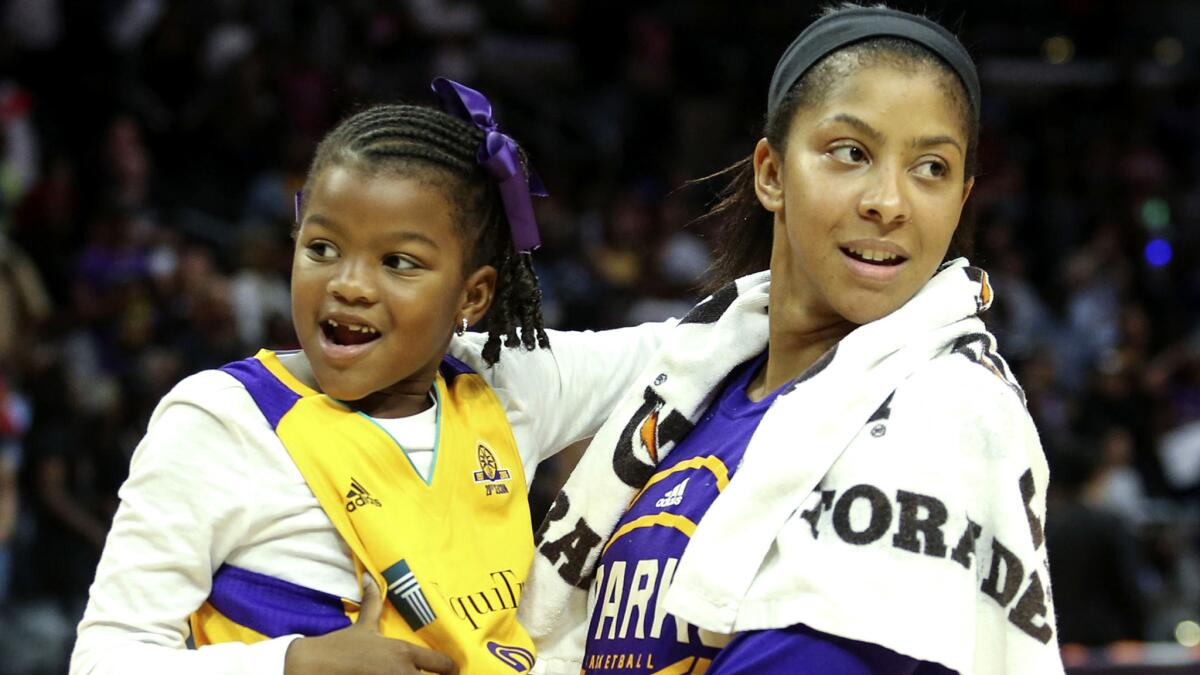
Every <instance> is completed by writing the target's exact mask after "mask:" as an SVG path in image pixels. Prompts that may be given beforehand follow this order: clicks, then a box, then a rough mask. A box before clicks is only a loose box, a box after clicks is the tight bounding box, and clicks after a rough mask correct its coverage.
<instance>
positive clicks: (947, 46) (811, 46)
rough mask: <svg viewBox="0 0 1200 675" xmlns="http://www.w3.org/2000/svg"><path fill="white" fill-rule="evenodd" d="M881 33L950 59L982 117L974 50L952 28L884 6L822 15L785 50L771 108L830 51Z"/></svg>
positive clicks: (770, 98)
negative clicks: (968, 47) (950, 29)
mask: <svg viewBox="0 0 1200 675" xmlns="http://www.w3.org/2000/svg"><path fill="white" fill-rule="evenodd" d="M877 37H897V38H904V39H905V40H911V41H913V42H915V43H917V44H919V45H921V46H922V47H925V48H926V49H928V50H929V51H931V52H933V53H934V54H937V55H938V57H939V58H941V59H942V60H943V61H945V62H946V63H947V64H948V65H949V66H950V68H951V69H952V70H954V72H955V73H956V74H957V75H958V79H959V80H961V81H962V83H963V87H964V88H965V89H966V91H967V98H968V99H969V101H970V104H971V110H972V111H973V112H974V113H975V119H979V75H978V74H977V73H976V72H975V62H974V61H972V60H971V55H970V54H968V53H967V50H966V49H965V48H964V47H963V46H962V43H960V42H959V41H958V38H956V37H954V34H953V33H951V32H950V31H948V30H946V29H945V28H942V27H941V26H940V25H938V24H937V23H935V22H933V21H930V20H929V19H926V18H925V17H921V16H916V15H914V14H909V13H907V12H900V11H897V10H894V9H885V8H882V7H878V8H876V7H862V8H855V9H847V10H843V11H840V12H838V13H836V14H830V15H829V16H824V17H821V18H820V19H817V20H816V21H814V22H813V23H812V24H810V25H809V27H808V28H805V29H804V32H802V33H800V35H799V36H797V37H796V39H795V40H793V41H792V44H791V45H789V46H788V48H787V50H786V51H784V52H783V56H782V57H780V59H779V63H778V64H776V66H775V73H774V74H773V75H771V89H770V91H769V93H768V95H767V113H768V114H770V113H773V112H775V109H776V108H778V107H779V104H781V103H782V102H783V99H784V96H785V95H786V94H787V92H788V90H789V89H791V88H792V85H794V84H795V83H796V81H797V80H799V79H800V78H801V77H803V76H804V73H806V72H807V71H808V69H809V68H812V66H813V64H815V63H816V62H817V61H820V60H821V59H822V58H823V57H824V56H825V55H827V54H830V53H832V52H834V51H836V50H838V49H841V48H842V47H845V46H847V45H850V44H853V43H855V42H861V41H863V40H867V39H870V38H877Z"/></svg>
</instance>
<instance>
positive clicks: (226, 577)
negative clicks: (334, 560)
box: [208, 565, 350, 638]
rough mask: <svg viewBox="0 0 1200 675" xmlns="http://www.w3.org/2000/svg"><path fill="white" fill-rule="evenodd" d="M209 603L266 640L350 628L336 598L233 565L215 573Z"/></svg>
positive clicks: (348, 620)
mask: <svg viewBox="0 0 1200 675" xmlns="http://www.w3.org/2000/svg"><path fill="white" fill-rule="evenodd" d="M208 602H209V604H210V605H212V606H213V607H214V608H215V609H216V610H217V611H218V612H220V613H221V614H223V615H224V616H225V618H227V619H229V620H230V621H233V622H234V623H236V624H238V625H240V626H244V627H245V628H249V629H251V630H255V631H258V632H259V633H262V634H263V635H265V636H267V637H269V638H276V637H280V636H283V635H294V634H297V633H299V634H300V635H324V634H326V633H329V632H331V631H335V630H338V629H339V628H345V627H346V626H349V625H350V618H349V617H347V616H346V612H345V610H344V608H343V605H342V599H341V598H339V597H338V596H336V595H330V594H329V593H325V592H322V591H317V590H314V589H311V588H306V587H304V586H300V585H297V584H293V583H291V582H290V581H284V580H283V579H276V578H275V577H271V576H267V575H265V574H260V573H258V572H251V571H250V570H245V569H242V568H240V567H234V566H233V565H222V566H221V568H220V569H218V570H217V573H216V574H215V575H214V576H213V586H212V595H210V596H209V598H208Z"/></svg>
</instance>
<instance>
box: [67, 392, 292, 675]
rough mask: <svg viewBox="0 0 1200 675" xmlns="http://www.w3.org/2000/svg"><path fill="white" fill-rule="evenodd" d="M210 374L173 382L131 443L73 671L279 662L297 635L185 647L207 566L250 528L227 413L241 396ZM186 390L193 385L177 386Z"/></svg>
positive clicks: (248, 493)
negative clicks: (144, 430)
mask: <svg viewBox="0 0 1200 675" xmlns="http://www.w3.org/2000/svg"><path fill="white" fill-rule="evenodd" d="M214 375H216V376H218V377H220V376H224V374H220V373H202V374H201V375H198V376H195V377H193V378H189V380H185V381H184V382H183V383H181V384H180V386H178V387H176V390H175V391H173V392H172V393H171V394H169V395H168V396H167V398H165V399H164V400H163V402H162V403H160V404H159V407H158V409H157V410H156V411H155V413H154V416H153V417H152V418H151V421H150V426H149V429H148V431H147V433H146V436H145V438H144V439H143V440H142V442H141V443H140V444H139V445H138V448H137V450H136V451H135V452H134V455H133V459H132V463H131V466H130V473H129V478H128V480H126V481H125V484H124V485H122V486H121V490H120V493H119V494H120V497H121V505H120V508H119V509H118V511H117V514H116V517H115V518H114V520H113V524H112V529H111V530H110V531H109V534H108V540H107V542H106V543H105V547H104V553H103V555H102V556H101V558H100V564H99V567H98V569H97V571H96V579H95V582H94V583H93V584H92V587H91V591H90V597H89V600H88V606H87V610H86V612H85V613H84V616H83V621H82V622H81V623H80V624H79V631H78V637H77V640H76V643H75V649H74V652H73V654H72V656H71V669H70V673H71V675H86V674H92V675H109V674H116V673H120V674H121V675H140V674H142V673H145V674H146V675H150V674H151V673H153V674H155V675H159V674H161V673H171V675H192V674H195V675H200V674H201V673H204V674H213V673H221V674H227V675H234V674H240V673H245V674H246V675H249V674H251V673H255V674H258V673H282V672H283V665H284V656H285V654H286V652H287V648H288V645H289V644H290V643H291V640H293V639H295V637H296V636H290V637H283V638H277V639H274V640H268V641H265V642H260V643H257V644H253V645H245V644H221V645H214V646H206V647H201V648H200V649H195V650H188V649H186V648H185V640H186V639H187V636H188V634H189V628H188V625H187V620H188V616H189V615H190V614H191V613H192V612H193V611H194V610H195V609H197V608H198V607H199V606H200V605H201V604H202V603H203V602H204V601H205V600H206V599H207V598H208V595H209V592H210V590H211V588H212V575H213V571H214V570H215V569H216V568H217V567H219V566H220V564H221V562H222V561H223V560H225V558H226V557H227V556H228V555H229V554H230V552H231V551H233V550H234V549H235V548H236V547H237V546H238V545H239V542H240V541H243V540H244V539H245V537H246V535H247V533H248V532H250V531H252V528H254V527H257V524H256V523H255V521H254V517H255V508H254V494H255V487H254V476H253V475H251V474H253V473H254V470H253V467H254V464H253V462H247V461H245V460H244V458H245V457H246V456H247V455H252V454H253V453H252V451H251V450H252V449H249V448H247V447H246V446H247V444H248V441H247V436H246V434H245V433H244V432H243V430H242V429H241V428H240V427H239V425H238V424H236V423H231V422H230V417H231V416H232V417H234V418H236V417H237V410H235V408H237V406H241V407H243V408H244V407H245V406H246V405H247V401H249V396H248V395H247V393H246V392H245V390H244V389H241V388H240V387H239V386H238V385H236V384H235V383H233V380H232V379H231V378H230V379H229V384H227V385H221V386H219V387H217V388H214V387H213V386H212V383H213V382H214V379H213V376H214ZM225 377H227V376H225ZM197 380H199V381H201V382H206V383H207V384H206V385H204V386H202V387H197V386H196V384H195V383H196V381H197ZM189 381H190V382H191V383H192V384H191V385H190V386H189ZM189 390H191V391H192V393H193V394H195V395H192V396H189V395H187V393H181V392H187V391H189ZM201 394H203V395H201ZM239 394H240V395H239ZM250 405H252V404H250ZM245 414H246V412H245V411H241V415H242V416H244V415H245Z"/></svg>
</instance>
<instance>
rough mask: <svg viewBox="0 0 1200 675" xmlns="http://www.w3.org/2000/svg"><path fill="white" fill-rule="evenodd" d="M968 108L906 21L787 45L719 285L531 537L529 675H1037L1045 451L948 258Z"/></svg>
mask: <svg viewBox="0 0 1200 675" xmlns="http://www.w3.org/2000/svg"><path fill="white" fill-rule="evenodd" d="M978 120H979V85H978V78H977V75H976V73H975V68H974V64H973V63H972V62H971V59H970V57H969V56H968V54H967V53H966V51H965V49H963V47H962V45H961V44H959V42H958V40H957V39H956V38H955V37H954V36H953V35H952V34H950V33H949V32H947V31H946V30H945V29H943V28H942V27H940V26H938V25H937V24H935V23H933V22H930V21H928V20H926V19H923V18H921V17H917V16H913V15H911V14H907V13H904V12H898V11H894V10H890V9H886V8H880V7H872V8H862V7H846V6H843V7H840V8H838V9H835V10H832V11H830V12H827V13H826V14H825V15H824V16H823V17H822V18H820V19H819V20H818V21H816V22H815V23H813V24H812V25H811V26H809V27H808V28H807V29H806V30H805V31H804V32H803V33H801V34H800V36H799V37H798V38H797V39H796V40H795V42H793V44H792V45H791V46H790V47H789V48H788V50H787V51H786V52H785V53H784V55H783V57H782V58H781V60H780V62H779V64H778V65H777V66H776V69H775V73H774V75H773V77H772V81H771V88H770V95H769V100H768V113H767V122H766V128H765V133H764V136H765V138H763V139H762V140H760V141H758V144H757V145H756V146H755V148H754V152H753V154H752V155H751V157H750V158H748V159H747V160H745V161H744V162H743V163H741V164H740V165H738V166H735V167H733V168H731V169H730V171H731V172H732V174H733V179H732V181H731V183H730V186H729V188H728V190H727V192H726V193H725V199H724V200H723V201H722V202H721V203H720V204H719V205H718V206H717V208H716V210H715V211H714V212H713V213H712V214H710V217H712V218H714V219H716V220H718V221H719V222H721V223H722V224H723V229H722V232H721V234H720V240H719V241H718V242H717V246H716V250H717V251H719V252H720V255H721V258H720V260H719V261H718V264H717V272H718V276H719V277H720V278H719V279H718V285H720V288H719V290H717V291H716V292H715V293H713V295H712V296H710V297H709V298H708V299H707V300H706V301H705V302H703V303H701V304H700V305H699V306H697V307H696V308H695V309H694V310H693V311H692V312H691V313H690V314H689V315H688V316H687V317H686V318H685V319H684V320H683V321H682V322H681V323H680V325H679V326H678V327H676V328H675V329H674V331H673V333H674V334H673V335H672V336H671V337H670V338H668V339H667V341H666V342H664V344H663V346H662V347H661V348H660V352H659V355H658V357H657V358H656V359H655V360H654V361H652V363H651V365H650V368H649V369H648V370H647V371H646V372H645V373H644V377H643V378H642V380H641V381H640V382H638V383H637V384H636V385H635V387H634V388H633V390H631V391H630V392H629V393H628V395H627V396H626V398H625V399H624V400H623V402H622V404H620V405H619V406H618V408H617V409H616V412H615V413H614V415H613V417H612V418H610V420H609V421H608V423H606V425H605V426H604V427H603V428H602V429H601V431H600V432H599V433H598V434H597V436H596V439H595V441H594V442H593V444H592V446H591V448H590V450H589V452H588V454H587V455H586V456H585V458H584V460H583V461H582V462H581V464H580V467H579V468H578V469H577V470H576V472H575V474H574V475H573V476H572V478H571V480H570V481H569V482H568V483H567V485H566V487H565V488H564V490H563V493H562V494H561V495H560V496H559V499H558V501H556V503H555V505H554V507H552V509H551V511H550V514H549V516H548V518H547V521H546V522H545V523H544V524H543V526H542V528H541V530H540V531H539V533H538V537H537V542H538V549H539V553H540V555H538V556H536V558H535V563H534V573H533V577H532V579H531V582H530V588H529V589H528V592H527V595H526V599H525V604H524V605H523V607H522V610H521V611H522V617H523V621H524V622H525V623H526V625H527V627H528V628H529V629H530V632H531V634H532V635H533V636H534V638H535V642H538V643H539V648H540V655H539V659H540V660H539V664H540V666H539V667H540V668H541V669H542V670H543V672H579V669H580V667H581V665H582V668H583V670H584V672H587V673H613V672H627V671H629V670H639V671H644V672H659V673H701V672H706V671H707V672H708V673H710V674H711V673H734V672H753V673H826V674H828V673H835V674H841V675H845V674H849V673H889V674H892V673H947V672H958V673H1001V672H1011V673H1035V672H1036V673H1045V672H1061V670H1062V665H1061V662H1060V660H1059V658H1058V653H1057V645H1056V640H1055V628H1054V613H1053V607H1052V604H1051V599H1050V593H1049V580H1048V575H1047V570H1046V549H1045V545H1044V537H1043V534H1042V525H1041V524H1042V521H1043V514H1044V512H1045V491H1046V481H1047V469H1046V462H1045V458H1044V455H1043V453H1042V450H1041V447H1040V444H1039V442H1038V437H1037V432H1036V430H1035V429H1034V427H1033V424H1032V421H1031V420H1030V417H1029V415H1028V414H1027V412H1026V411H1025V408H1024V398H1023V394H1022V392H1021V390H1020V387H1019V386H1018V385H1017V383H1016V382H1015V380H1014V379H1013V378H1012V375H1011V373H1010V372H1009V370H1008V367H1007V365H1006V364H1005V363H1004V361H1003V359H1002V358H1000V356H999V355H998V354H996V352H995V342H994V340H993V339H992V337H991V335H990V334H988V333H987V331H986V329H985V328H984V326H983V323H982V322H981V321H980V319H979V318H978V316H977V315H978V314H980V313H981V312H982V311H984V310H985V309H986V308H987V307H988V306H989V305H990V303H991V289H990V287H989V286H988V283H987V275H986V274H985V273H984V272H983V271H982V270H980V269H978V268H974V267H971V266H969V265H968V263H967V261H966V260H965V259H961V258H957V256H958V255H959V254H960V253H961V251H962V249H964V248H965V245H966V244H968V243H969V237H968V233H967V232H966V231H965V230H963V229H961V228H960V227H959V219H960V216H961V213H962V208H963V205H964V204H965V202H966V200H967V198H968V197H969V195H970V193H971V188H972V186H973V184H974V177H973V176H974V173H973V168H974V159H975V154H976V148H977V144H978V143H977V139H978V126H979V121H978ZM768 267H769V271H767V272H761V271H759V270H763V269H764V268H768ZM768 308H769V313H768ZM588 589H590V590H591V594H590V595H591V597H590V602H589V598H588V597H587V594H586V591H587V590H588ZM581 662H582V664H581Z"/></svg>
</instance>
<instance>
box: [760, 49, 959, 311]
mask: <svg viewBox="0 0 1200 675" xmlns="http://www.w3.org/2000/svg"><path fill="white" fill-rule="evenodd" d="M952 84H954V83H952V82H947V81H946V80H945V78H944V77H943V75H942V74H940V73H934V72H931V71H929V70H928V69H924V68H922V69H918V70H917V71H915V72H911V73H909V72H904V71H901V70H897V69H894V68H891V67H888V66H875V67H869V68H864V69H861V70H858V71H857V72H855V73H854V74H853V75H851V76H850V77H846V78H843V79H841V80H839V81H838V82H836V83H835V84H834V85H833V86H832V88H831V90H830V92H829V94H828V96H827V97H826V98H825V100H824V101H823V102H821V103H818V104H816V105H812V106H809V107H807V108H804V109H801V110H799V111H798V112H797V113H796V116H795V118H794V119H793V120H792V125H791V129H790V130H789V132H788V141H787V150H786V155H781V154H779V153H778V152H776V150H775V149H774V148H772V147H771V146H770V145H769V144H768V143H767V141H766V140H765V139H764V140H761V141H759V144H758V147H757V148H756V149H755V153H754V168H755V188H756V191H757V193H758V197H759V200H760V201H761V202H762V204H763V206H764V207H765V208H766V209H767V210H769V211H771V212H773V213H774V214H775V237H774V248H773V249H772V255H771V271H772V278H773V279H774V280H775V281H776V283H780V282H783V283H784V284H786V286H785V288H783V289H782V290H783V295H782V296H777V297H782V299H783V302H784V303H785V307H784V311H786V312H787V313H788V314H792V315H793V316H794V315H795V314H794V312H800V313H801V315H802V316H806V317H808V318H810V319H813V320H816V321H819V322H825V323H839V322H842V321H848V322H850V323H852V324H856V325H861V324H864V323H867V322H870V321H874V320H876V319H879V318H881V317H883V316H886V315H888V314H890V313H891V312H893V311H895V310H896V309H898V308H899V307H900V306H901V305H903V304H904V303H906V302H907V301H908V300H909V299H910V298H912V297H913V295H915V294H916V293H917V291H918V290H919V289H920V288H921V286H922V285H924V284H925V282H926V281H928V280H929V279H930V277H932V276H933V273H934V271H935V270H936V268H937V266H938V265H939V264H940V263H941V261H942V260H943V258H944V257H945V255H946V250H947V249H948V248H949V245H950V239H951V237H952V235H953V234H954V230H955V229H956V227H957V226H958V221H959V216H960V215H961V214H962V207H963V204H964V203H965V202H966V199H967V196H968V195H969V194H970V191H971V186H972V184H973V180H968V181H965V182H964V180H963V178H964V171H965V169H964V166H965V160H966V149H967V136H966V130H965V129H964V128H963V123H962V121H961V113H960V111H959V109H958V107H957V104H956V103H955V101H954V100H953V99H952V98H950V97H949V96H948V95H947V91H948V89H947V88H948V87H949V86H951V85H952ZM772 287H773V288H774V284H773V285H772ZM775 313H776V310H775V308H774V307H773V308H772V315H775Z"/></svg>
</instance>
